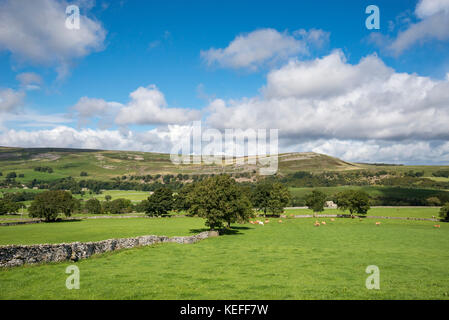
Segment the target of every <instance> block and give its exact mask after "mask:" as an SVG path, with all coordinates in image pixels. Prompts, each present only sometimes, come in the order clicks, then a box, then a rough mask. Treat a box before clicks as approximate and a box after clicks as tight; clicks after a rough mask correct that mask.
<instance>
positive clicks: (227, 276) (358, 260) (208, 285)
mask: <svg viewBox="0 0 449 320" xmlns="http://www.w3.org/2000/svg"><path fill="white" fill-rule="evenodd" d="M382 210H384V209H382ZM385 210H387V211H388V209H385ZM394 210H396V209H394ZM401 210H403V211H404V214H406V212H407V211H406V210H407V209H399V211H401ZM408 213H410V212H408ZM395 214H396V213H395ZM426 214H427V213H426ZM278 220H279V219H270V223H268V224H265V225H264V226H260V225H252V224H244V225H234V226H233V228H232V230H231V231H230V232H228V233H227V234H224V235H222V236H220V237H218V238H210V239H206V240H203V241H201V242H199V243H196V244H192V245H180V244H159V245H155V246H151V247H141V248H135V249H129V250H121V251H118V252H113V253H108V254H103V255H98V256H95V257H93V258H90V259H86V260H80V261H78V262H77V263H76V265H77V266H78V267H79V269H80V274H81V288H80V289H79V290H68V289H66V287H65V280H66V277H67V274H65V269H66V267H67V266H68V265H70V264H71V263H69V262H66V263H52V264H43V265H29V266H23V267H18V268H11V269H2V270H0V287H1V290H0V298H1V299H449V271H448V269H447V265H448V263H449V224H447V223H440V224H441V228H434V227H433V225H434V224H435V223H434V222H430V221H410V220H387V219H383V220H379V221H381V225H376V224H375V222H376V221H378V220H375V219H363V221H359V220H358V219H344V218H337V219H334V220H335V221H331V219H329V218H320V221H326V222H327V224H326V225H321V226H320V227H314V226H313V223H314V222H315V219H310V218H304V219H282V220H283V222H282V223H279V222H278ZM61 228H62V229H61ZM203 229H204V223H203V220H201V219H198V218H161V219H142V218H134V219H101V221H100V220H83V221H79V222H66V223H53V224H38V225H22V226H14V227H1V229H0V230H1V232H0V243H1V244H8V243H28V244H30V243H43V242H54V243H56V242H63V241H64V242H68V241H93V240H101V239H107V238H111V237H130V236H136V235H143V234H164V235H188V234H192V233H197V232H200V231H202V230H203ZM369 265H376V266H378V267H379V269H380V290H368V289H366V287H365V280H366V278H367V277H368V274H366V273H365V269H366V267H367V266H369Z"/></svg>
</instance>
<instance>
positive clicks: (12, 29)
mask: <svg viewBox="0 0 449 320" xmlns="http://www.w3.org/2000/svg"><path fill="white" fill-rule="evenodd" d="M83 4H86V2H85V1H79V5H83ZM67 5H68V3H67V2H66V1H56V0H33V1H28V0H5V1H3V2H1V3H0V50H7V51H9V52H11V53H12V56H13V57H14V58H15V59H16V60H18V61H19V62H25V63H31V64H39V65H41V64H43V65H49V66H54V67H56V69H57V71H58V73H59V76H60V77H63V76H65V75H66V74H67V72H68V70H69V67H70V64H71V63H72V62H73V60H74V59H77V58H82V57H84V56H86V55H88V54H89V53H90V52H92V51H97V50H101V49H102V48H103V41H104V39H105V35H106V31H105V30H104V29H103V27H102V26H101V24H100V23H99V22H98V21H95V20H93V19H91V18H88V17H87V16H85V15H81V16H80V29H78V30H76V29H74V30H70V29H68V28H66V27H65V20H66V14H65V10H66V6H67ZM87 9H88V8H87Z"/></svg>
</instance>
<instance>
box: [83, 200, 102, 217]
mask: <svg viewBox="0 0 449 320" xmlns="http://www.w3.org/2000/svg"><path fill="white" fill-rule="evenodd" d="M84 207H85V208H86V210H87V212H88V213H91V214H100V213H102V212H103V209H102V207H101V203H100V201H99V200H98V199H89V200H87V201H86V204H85V206H84Z"/></svg>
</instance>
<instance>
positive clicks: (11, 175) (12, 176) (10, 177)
mask: <svg viewBox="0 0 449 320" xmlns="http://www.w3.org/2000/svg"><path fill="white" fill-rule="evenodd" d="M14 178H17V174H16V173H15V172H10V173H8V174H7V175H6V179H14Z"/></svg>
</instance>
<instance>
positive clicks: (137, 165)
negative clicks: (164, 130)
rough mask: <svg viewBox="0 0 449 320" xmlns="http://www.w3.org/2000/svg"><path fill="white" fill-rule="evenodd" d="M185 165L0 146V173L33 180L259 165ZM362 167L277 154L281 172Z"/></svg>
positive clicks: (144, 157) (139, 155) (126, 154)
mask: <svg viewBox="0 0 449 320" xmlns="http://www.w3.org/2000/svg"><path fill="white" fill-rule="evenodd" d="M244 160H245V164H243V165H241V164H237V163H234V164H224V163H223V164H222V165H206V164H186V165H175V164H173V163H172V162H171V160H170V155H169V154H161V153H148V152H131V151H102V150H80V149H56V148H32V149H24V148H4V147H2V148H0V172H2V173H3V176H6V174H8V173H9V172H13V171H14V172H17V173H22V174H24V177H23V178H17V180H18V181H23V182H28V181H31V180H33V179H42V180H48V181H51V180H56V179H60V178H62V177H67V176H72V177H74V178H80V173H81V172H82V171H84V172H87V173H88V176H90V177H91V178H95V179H110V178H113V177H117V176H121V175H147V174H178V173H182V174H206V173H220V172H235V173H238V172H249V173H253V172H254V170H257V169H258V168H259V167H260V165H258V164H257V165H253V164H248V161H247V160H248V158H245V159H244ZM39 166H42V167H51V168H52V169H53V173H51V174H50V173H47V172H36V171H34V168H36V167H39ZM360 168H361V166H360V165H357V164H352V163H349V162H344V161H342V160H339V159H337V158H333V157H329V156H326V155H322V154H317V153H288V154H281V155H280V156H279V171H280V173H290V172H295V171H342V170H354V169H360Z"/></svg>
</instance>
